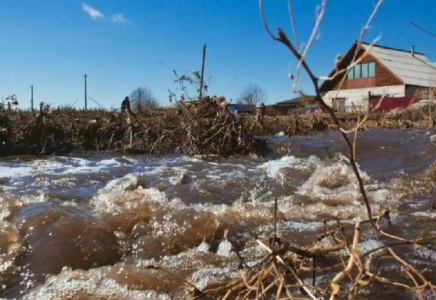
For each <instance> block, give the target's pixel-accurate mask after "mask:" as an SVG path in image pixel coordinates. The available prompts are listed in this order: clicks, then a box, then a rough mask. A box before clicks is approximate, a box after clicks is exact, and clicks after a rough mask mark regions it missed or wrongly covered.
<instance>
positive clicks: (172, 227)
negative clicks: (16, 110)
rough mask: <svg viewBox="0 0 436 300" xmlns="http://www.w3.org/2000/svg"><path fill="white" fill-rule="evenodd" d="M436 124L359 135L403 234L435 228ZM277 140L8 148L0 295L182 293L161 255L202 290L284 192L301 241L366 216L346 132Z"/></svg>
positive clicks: (288, 234)
mask: <svg viewBox="0 0 436 300" xmlns="http://www.w3.org/2000/svg"><path fill="white" fill-rule="evenodd" d="M435 133H436V132H435V131H433V130H427V129H421V130H416V129H415V130H373V131H366V132H360V133H359V135H358V139H357V145H358V147H357V157H358V163H359V167H360V169H361V171H362V176H363V179H364V183H365V187H366V190H367V192H368V196H369V199H370V202H371V207H372V210H373V214H374V215H377V214H378V213H380V212H382V211H384V210H386V209H389V210H390V211H391V219H392V223H393V225H392V226H394V227H393V229H391V230H392V232H394V233H395V234H398V235H401V236H403V237H406V238H412V237H415V236H419V235H421V236H422V235H424V234H425V235H431V234H433V235H435V234H436V222H435V220H436V210H434V209H433V208H432V204H433V203H434V202H435V201H436V199H435V198H436V197H435V194H434V191H435V189H434V182H435V179H436V165H435V164H434V161H435V157H436V145H435V144H433V143H432V142H431V136H433V135H434V134H435ZM269 149H270V153H269V154H268V156H267V157H265V158H259V157H254V156H245V157H241V156H239V157H233V158H230V159H226V160H224V159H214V158H210V157H209V158H206V157H187V156H178V155H167V156H142V155H141V156H118V155H114V154H110V153H99V154H93V155H70V156H49V157H19V158H7V159H3V160H0V220H1V223H0V297H3V298H7V299H12V298H18V299H185V298H186V297H187V295H188V294H187V293H189V291H190V289H189V287H186V285H183V284H181V282H180V281H179V280H178V279H177V278H176V277H174V276H169V275H168V274H166V273H164V272H161V271H159V270H153V269H149V268H146V267H147V266H149V265H160V266H164V267H165V268H167V269H170V270H171V271H172V272H174V273H177V274H179V275H180V276H182V277H183V278H185V279H187V280H188V281H189V282H191V283H192V284H194V285H195V286H196V287H198V288H199V289H202V288H204V287H206V286H207V285H210V284H214V283H220V282H225V281H226V280H229V279H232V278H236V277H237V276H238V263H239V260H238V258H237V256H236V254H235V253H234V252H231V244H230V242H229V241H228V240H229V239H232V240H234V241H237V243H238V244H239V245H240V246H241V249H242V251H241V253H242V254H243V255H244V257H246V259H247V261H248V263H250V262H255V261H257V260H258V259H260V258H262V257H263V256H264V255H265V254H266V253H265V251H264V250H262V248H260V247H259V246H258V245H257V243H256V242H255V240H254V237H255V236H258V237H260V238H268V237H270V236H271V233H272V230H273V222H272V220H273V207H274V199H275V198H277V200H278V209H279V214H278V218H279V222H278V233H279V235H280V236H281V237H283V238H284V239H285V240H286V241H288V242H289V243H291V244H293V245H296V246H298V247H301V246H303V245H305V244H307V243H309V242H311V241H312V240H314V239H316V237H317V236H319V235H320V234H321V233H322V232H324V224H323V221H324V220H327V221H329V220H335V219H337V218H339V219H340V220H342V221H343V223H344V224H349V226H350V227H352V226H353V224H354V222H355V221H356V220H361V219H366V217H367V215H366V210H365V206H364V204H363V203H362V201H361V197H360V194H359V192H358V186H357V182H356V180H355V177H354V174H353V173H352V169H351V167H350V166H349V163H348V160H347V158H346V147H345V143H344V142H343V141H342V140H341V139H340V137H339V135H338V133H332V132H329V133H322V134H316V135H313V136H305V137H292V138H288V137H281V136H277V137H272V138H269ZM344 154H345V155H344ZM363 240H364V241H363V242H362V244H361V245H360V248H359V251H363V252H365V251H368V250H370V249H373V248H377V247H380V246H381V245H383V243H385V242H386V241H384V240H383V239H382V240H375V239H374V238H373V236H372V235H371V232H370V231H369V230H368V232H367V233H366V234H365V233H364V234H363ZM410 247H412V249H413V251H411V252H412V254H407V253H406V254H405V255H406V259H408V260H409V261H411V262H413V263H414V265H416V266H419V269H420V270H423V269H424V268H427V272H429V274H433V273H434V271H435V270H436V254H435V253H434V252H433V251H432V250H429V249H427V248H423V247H419V246H413V245H412V246H410ZM432 276H433V279H434V274H433V275H432ZM191 290H192V289H191ZM385 292H386V291H385ZM380 293H382V292H380ZM385 296H386V295H385ZM403 296H404V297H406V298H404V299H410V298H409V296H411V295H409V294H407V293H404V295H403ZM398 297H399V296H397V297H396V299H401V297H400V298H398ZM373 299H375V298H373Z"/></svg>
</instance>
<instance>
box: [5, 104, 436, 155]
mask: <svg viewBox="0 0 436 300" xmlns="http://www.w3.org/2000/svg"><path fill="white" fill-rule="evenodd" d="M222 101H223V100H222V99H219V98H214V97H213V98H208V97H207V98H205V99H204V100H202V101H198V102H197V103H195V104H193V105H189V106H188V105H179V106H178V107H177V108H175V109H168V110H159V111H155V112H153V113H150V112H147V113H142V114H135V113H133V112H130V113H129V112H124V113H120V112H119V111H117V112H111V111H106V110H88V111H83V110H73V109H57V110H50V111H49V110H43V111H40V112H38V113H32V112H30V111H18V112H9V111H0V156H12V155H26V154H31V155H46V154H66V153H72V152H83V151H116V152H127V153H152V154H168V153H183V154H188V155H196V154H217V155H221V156H229V155H234V154H249V153H262V148H263V143H262V142H261V141H260V140H259V139H257V138H256V137H257V136H271V135H276V134H278V133H280V132H282V133H283V134H285V135H307V134H311V133H314V132H317V131H327V130H336V127H335V126H334V125H333V122H332V120H331V118H330V116H328V115H326V114H320V115H299V116H274V117H272V116H265V117H264V120H263V122H261V121H260V120H259V119H258V118H257V117H256V116H255V115H234V114H230V113H228V112H227V111H226V110H225V109H223V106H222ZM339 117H340V120H341V121H342V122H343V127H344V128H345V129H350V128H353V127H355V126H356V124H357V122H358V119H359V118H360V117H361V116H357V115H356V114H343V115H339ZM433 126H434V122H433V120H432V118H430V117H429V114H428V112H425V111H416V110H403V111H399V112H395V113H389V114H370V115H369V116H368V120H367V121H366V122H365V123H364V124H363V126H362V127H361V130H367V129H374V128H411V127H415V128H420V127H433Z"/></svg>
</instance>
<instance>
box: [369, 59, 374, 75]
mask: <svg viewBox="0 0 436 300" xmlns="http://www.w3.org/2000/svg"><path fill="white" fill-rule="evenodd" d="M374 76H375V63H373V62H370V63H368V77H374Z"/></svg>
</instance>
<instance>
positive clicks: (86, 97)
mask: <svg viewBox="0 0 436 300" xmlns="http://www.w3.org/2000/svg"><path fill="white" fill-rule="evenodd" d="M83 77H85V110H88V87H87V85H86V78H88V76H87V75H86V74H85V76H83Z"/></svg>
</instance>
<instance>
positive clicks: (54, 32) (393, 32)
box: [0, 0, 436, 108]
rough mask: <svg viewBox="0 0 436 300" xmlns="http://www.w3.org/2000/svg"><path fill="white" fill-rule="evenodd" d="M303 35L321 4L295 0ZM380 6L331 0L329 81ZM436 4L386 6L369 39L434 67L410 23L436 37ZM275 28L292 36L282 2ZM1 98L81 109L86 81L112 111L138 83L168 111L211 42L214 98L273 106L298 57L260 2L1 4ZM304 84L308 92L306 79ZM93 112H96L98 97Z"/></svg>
mask: <svg viewBox="0 0 436 300" xmlns="http://www.w3.org/2000/svg"><path fill="white" fill-rule="evenodd" d="M292 3H293V6H294V15H295V18H296V28H297V30H298V32H299V39H300V41H302V42H306V41H307V40H308V38H309V35H310V33H311V30H312V27H313V24H314V20H315V7H316V6H317V5H319V3H320V0H292ZM375 3H376V1H375V0H352V1H351V0H330V1H328V2H327V11H326V15H325V17H324V19H323V22H322V24H321V30H320V34H319V35H318V38H317V40H316V41H315V43H314V45H313V47H312V48H311V50H310V52H309V56H308V62H309V64H310V65H312V67H313V70H314V72H315V73H316V74H317V75H320V76H322V75H327V74H328V73H329V72H330V71H331V68H332V67H333V64H334V59H335V57H336V55H337V54H339V53H342V54H343V53H344V52H345V51H346V50H347V49H348V48H349V47H350V45H351V44H352V43H353V41H354V40H355V39H357V38H358V36H359V33H360V29H361V27H362V25H363V24H365V22H366V20H367V18H368V16H369V14H370V13H371V11H372V9H373V6H374V5H375ZM434 11H436V1H434V0H414V1H406V0H385V1H384V3H383V5H382V7H381V9H380V11H379V13H378V14H377V16H376V17H375V19H374V21H373V23H372V26H371V28H370V30H369V31H368V33H367V37H366V39H365V40H366V41H371V40H372V39H374V38H375V37H377V36H378V35H381V40H380V41H379V44H381V45H386V46H391V47H398V48H405V49H410V47H411V45H414V46H415V49H416V51H419V52H424V53H425V54H427V56H428V57H429V58H430V59H431V60H432V61H436V38H434V37H431V36H430V35H428V34H426V33H424V32H422V31H420V30H418V29H416V28H415V27H413V26H411V25H410V24H409V22H410V21H415V22H416V23H418V24H420V25H422V26H423V27H426V28H427V29H429V30H431V31H433V32H436V23H435V22H434ZM265 13H266V17H267V19H268V21H269V23H270V27H271V28H272V29H274V31H275V28H277V27H282V28H283V29H284V30H285V32H287V33H288V35H289V36H291V27H290V23H289V17H288V13H287V2H286V0H265ZM0 28H1V34H0V96H3V97H6V96H8V95H11V94H16V95H17V96H18V99H19V100H20V102H21V103H20V104H21V106H22V107H29V105H30V104H29V103H30V85H32V84H33V85H34V91H35V102H36V103H39V102H40V101H46V102H48V103H52V104H54V105H71V104H73V103H76V104H75V105H76V106H77V107H81V106H83V98H84V95H83V94H84V93H83V75H84V74H85V73H86V74H87V75H88V96H89V97H90V98H92V99H95V100H97V101H98V102H99V103H100V104H101V105H102V106H104V107H106V108H110V107H118V106H119V104H120V102H121V100H122V99H123V98H124V97H125V96H126V95H128V94H130V92H131V91H132V90H133V89H134V88H136V87H138V86H146V87H148V88H149V89H151V90H152V91H153V93H154V94H155V96H156V97H157V99H158V100H159V102H160V103H161V104H162V105H168V104H169V103H168V89H172V90H174V89H175V88H176V84H175V83H174V76H173V74H172V70H176V71H177V72H178V73H179V74H183V73H187V72H190V71H195V70H199V69H200V67H201V52H202V47H203V44H207V47H208V48H207V59H206V71H205V73H206V75H208V76H210V77H211V82H210V91H209V94H218V95H224V96H226V97H227V98H228V99H236V98H237V96H238V94H239V93H240V91H241V90H242V89H243V88H244V87H245V86H247V85H248V84H250V83H254V84H258V85H259V86H260V87H262V88H263V89H264V90H265V93H266V95H267V99H268V100H267V103H274V102H277V101H281V100H285V99H289V98H292V97H293V96H294V95H293V93H292V83H291V82H290V80H289V78H288V72H289V71H290V70H294V69H295V67H296V61H295V60H294V59H293V58H292V56H291V55H290V54H289V53H288V51H287V50H286V49H285V48H284V47H283V46H282V45H280V44H279V43H277V42H274V41H272V40H271V39H270V38H269V37H268V35H267V34H266V33H265V31H264V29H263V26H262V22H261V18H260V13H259V9H258V1H257V0H215V1H212V0H135V1H133V0H123V1H121V0H118V1H115V0H84V1H83V2H80V1H73V0H62V1H59V0H0ZM301 87H302V88H303V90H304V91H306V92H307V93H310V92H311V91H312V89H311V86H310V83H309V81H308V80H307V79H306V78H304V77H303V78H302V79H301ZM89 106H90V107H95V106H96V104H94V103H93V102H92V101H91V102H89Z"/></svg>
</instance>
